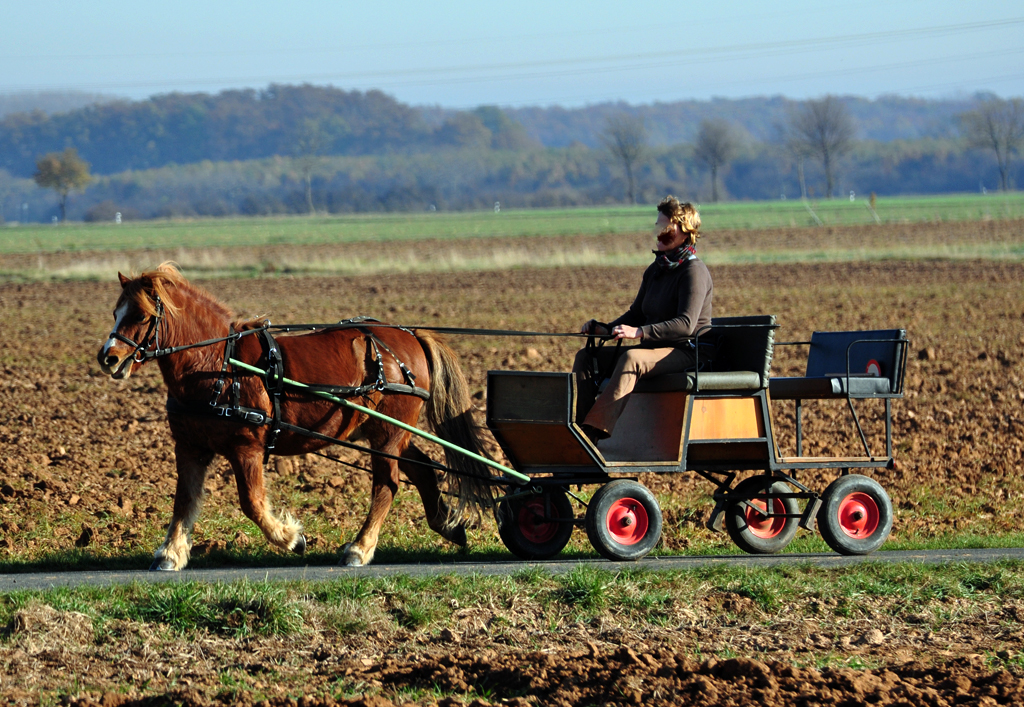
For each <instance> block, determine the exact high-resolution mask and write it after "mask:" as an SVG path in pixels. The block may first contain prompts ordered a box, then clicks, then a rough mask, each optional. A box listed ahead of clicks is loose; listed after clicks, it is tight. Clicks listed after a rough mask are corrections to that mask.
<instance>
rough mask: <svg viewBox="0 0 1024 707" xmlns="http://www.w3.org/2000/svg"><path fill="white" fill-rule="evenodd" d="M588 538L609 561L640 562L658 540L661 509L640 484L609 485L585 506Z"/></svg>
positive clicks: (622, 480) (610, 483)
mask: <svg viewBox="0 0 1024 707" xmlns="http://www.w3.org/2000/svg"><path fill="white" fill-rule="evenodd" d="M585 523H586V526H587V537H588V538H590V544H591V545H593V546H594V549H595V550H597V551H598V552H599V553H601V555H602V556H603V557H605V558H607V559H609V560H613V561H616V560H639V559H640V558H641V557H643V556H644V555H646V554H647V553H649V552H650V551H651V550H653V549H654V546H655V545H657V544H658V541H659V540H661V507H660V506H658V499H656V498H655V497H654V494H653V493H651V492H650V490H648V488H647V487H646V486H644V485H643V484H638V483H637V482H635V481H630V480H628V479H618V480H616V481H610V482H609V483H607V484H605V485H604V486H602V487H601V488H599V489H598V490H597V492H596V493H594V497H593V498H591V499H590V505H589V506H587V516H586V521H585Z"/></svg>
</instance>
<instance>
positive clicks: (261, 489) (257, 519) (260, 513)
mask: <svg viewBox="0 0 1024 707" xmlns="http://www.w3.org/2000/svg"><path fill="white" fill-rule="evenodd" d="M228 462H229V463H230V464H231V468H232V470H233V471H234V472H235V484H236V485H237V486H238V501H239V505H241V507H242V513H244V514H245V515H246V517H247V518H249V520H251V521H252V522H253V523H255V524H256V525H257V526H258V527H259V529H260V530H262V531H263V535H264V536H265V537H266V538H267V540H268V541H270V544H271V545H274V546H276V547H279V548H281V549H282V550H291V551H292V552H294V553H297V554H299V555H301V554H302V553H304V552H305V551H306V538H304V537H303V536H302V525H301V524H300V523H299V522H298V521H297V520H295V518H293V517H292V516H291V514H290V513H284V514H283V515H282V517H281V518H280V519H279V518H277V517H276V516H275V515H274V513H273V511H272V510H271V507H270V501H269V500H268V499H267V490H266V487H265V486H264V485H263V450H262V449H259V448H253V449H240V450H238V451H237V452H236V453H234V454H232V455H231V456H230V457H228Z"/></svg>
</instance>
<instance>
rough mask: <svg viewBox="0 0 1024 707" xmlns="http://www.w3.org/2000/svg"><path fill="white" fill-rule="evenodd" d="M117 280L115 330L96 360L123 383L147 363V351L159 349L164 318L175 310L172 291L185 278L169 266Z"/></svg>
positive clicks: (163, 265)
mask: <svg viewBox="0 0 1024 707" xmlns="http://www.w3.org/2000/svg"><path fill="white" fill-rule="evenodd" d="M117 277H118V278H119V279H120V280H121V295H120V296H119V297H118V298H117V303H116V304H115V305H114V328H113V329H112V330H111V331H110V336H109V337H108V338H107V340H106V342H104V344H103V346H102V347H101V348H100V350H99V353H98V354H97V355H96V360H97V361H98V362H99V364H100V368H101V369H102V370H103V372H104V373H107V374H109V375H110V376H112V377H114V378H117V379H120V380H124V379H126V378H128V377H129V376H130V375H131V374H132V373H133V372H134V371H135V370H136V369H137V368H138V367H139V366H141V365H142V364H143V363H145V362H146V361H147V360H148V358H149V357H148V356H147V355H146V354H147V352H151V351H152V350H154V349H156V348H159V346H160V336H161V332H162V330H164V329H166V317H167V316H169V315H171V314H173V313H175V311H176V310H177V305H176V303H175V298H174V294H173V293H174V290H176V289H177V287H179V286H180V285H182V284H184V283H185V278H183V277H182V276H181V273H180V272H178V269H177V268H176V267H174V265H172V264H170V263H163V264H161V265H160V266H159V267H158V268H157V269H156V270H153V271H151V272H147V273H143V274H142V275H140V276H138V277H136V278H128V277H125V276H124V275H122V274H121V273H118V274H117Z"/></svg>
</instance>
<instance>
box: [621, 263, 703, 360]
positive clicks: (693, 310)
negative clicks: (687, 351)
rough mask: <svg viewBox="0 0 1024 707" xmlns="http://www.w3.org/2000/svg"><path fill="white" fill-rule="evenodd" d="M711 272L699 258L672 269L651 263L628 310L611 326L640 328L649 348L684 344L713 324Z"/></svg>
mask: <svg viewBox="0 0 1024 707" xmlns="http://www.w3.org/2000/svg"><path fill="white" fill-rule="evenodd" d="M713 289H714V286H713V285H712V283H711V273H709V272H708V268H707V266H706V265H705V264H704V263H703V261H701V260H700V259H699V258H696V257H695V258H692V259H690V260H685V261H683V262H682V263H680V264H679V267H676V268H674V269H672V270H662V269H661V268H659V267H658V266H657V265H656V264H654V263H651V264H650V265H649V266H648V267H647V270H645V271H644V278H643V282H641V283H640V291H639V292H638V293H637V295H636V299H635V300H633V304H632V305H631V306H630V308H629V310H628V311H627V312H626V313H625V314H623V315H622V316H620V317H619V318H618V319H616V320H615V321H612V322H610V323H609V326H616V325H618V324H627V325H629V326H635V327H639V328H640V333H641V335H642V338H641V339H640V345H641V346H644V347H646V348H663V347H670V346H672V347H675V346H681V345H683V344H685V343H686V342H687V341H688V337H691V336H694V335H695V334H696V333H697V332H699V331H702V330H703V329H705V328H706V327H709V326H711V295H712V292H713Z"/></svg>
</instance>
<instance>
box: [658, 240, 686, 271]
mask: <svg viewBox="0 0 1024 707" xmlns="http://www.w3.org/2000/svg"><path fill="white" fill-rule="evenodd" d="M651 252H652V253H654V254H655V255H656V256H657V257H656V258H655V259H654V262H655V263H657V265H658V269H659V270H661V271H665V270H674V269H675V268H677V267H679V263H681V262H683V261H684V260H689V259H690V258H691V257H697V244H696V243H693V244H691V245H681V246H679V247H678V248H673V249H672V250H654V251H651Z"/></svg>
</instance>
